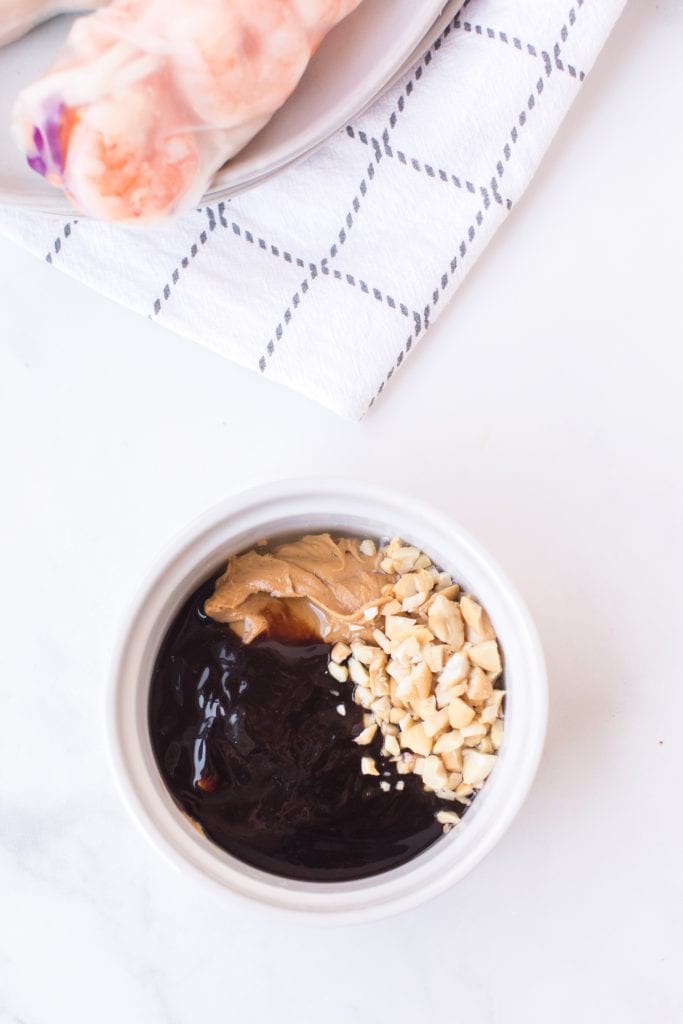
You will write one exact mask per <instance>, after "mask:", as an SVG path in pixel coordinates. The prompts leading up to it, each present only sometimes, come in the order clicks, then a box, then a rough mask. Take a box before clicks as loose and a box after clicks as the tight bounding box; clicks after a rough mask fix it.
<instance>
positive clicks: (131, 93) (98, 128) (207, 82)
mask: <svg viewBox="0 0 683 1024" xmlns="http://www.w3.org/2000/svg"><path fill="white" fill-rule="evenodd" d="M0 2H1V0H0ZM359 3H360V0H190V2H188V0H114V2H113V3H111V4H109V6H107V7H105V8H103V9H102V10H100V11H98V12H97V13H96V14H92V15H90V16H88V17H85V18H80V19H79V20H78V21H76V22H75V23H74V25H73V28H72V30H71V33H70V35H69V38H68V40H67V44H66V46H65V48H64V50H63V52H62V54H61V55H60V57H59V58H58V60H57V62H56V63H55V65H54V66H53V68H52V69H51V70H50V71H49V72H48V73H47V74H46V75H45V76H44V77H43V78H41V79H39V80H38V81H36V82H34V83H33V84H32V85H30V86H29V87H28V88H27V89H25V90H24V91H23V92H22V93H21V95H20V97H19V99H18V101H17V104H16V107H15V112H14V133H15V137H16V139H17V141H18V143H19V145H20V147H21V148H22V149H23V150H24V151H25V153H26V158H27V161H28V164H29V166H30V167H32V168H33V170H35V171H37V172H38V173H39V174H42V175H44V176H45V177H46V178H47V180H48V181H50V182H51V183H52V184H54V185H56V186H57V187H60V188H62V189H63V190H64V192H65V193H66V195H67V196H68V197H69V198H70V200H71V201H72V203H73V204H74V205H75V206H76V207H77V208H78V209H80V210H83V211H85V212H87V213H90V214H92V215H93V216H96V217H100V218H102V219H105V220H111V221H126V222H138V223H147V222H150V221H154V220H158V219H160V218H162V217H166V216H170V215H174V214H176V213H178V212H179V211H180V210H183V209H187V208H188V207H190V206H192V205H196V203H197V202H198V201H199V199H200V198H201V196H202V195H203V193H204V192H205V190H206V188H207V186H208V184H209V182H210V181H211V178H212V176H213V174H214V173H215V171H216V170H217V169H218V168H219V167H220V166H221V165H222V164H223V163H225V161H226V160H228V159H229V158H230V157H231V156H233V155H234V154H235V153H236V152H237V151H238V150H240V149H241V148H242V147H243V146H244V145H245V144H246V143H247V142H248V141H249V140H250V139H251V138H252V137H253V136H254V135H255V134H256V133H257V132H258V131H259V130H260V129H261V128H262V127H263V126H264V125H265V124H266V122H267V121H268V120H269V119H270V118H271V117H272V115H273V114H274V113H275V111H276V110H277V109H278V108H279V107H280V106H281V105H282V104H283V103H284V101H285V100H286V99H287V97H288V96H289V95H290V94H291V93H292V91H293V90H294V89H295V88H296V85H297V83H298V82H299V79H300V78H301V76H302V74H303V73H304V71H305V69H306V66H307V64H308V62H309V60H310V57H311V54H312V53H313V52H314V50H315V49H316V47H317V46H318V44H319V43H320V41H321V40H322V38H323V37H324V36H325V34H326V33H327V32H328V31H329V30H330V29H331V28H332V27H333V26H334V25H335V24H337V22H338V21H340V20H341V19H342V18H343V17H345V16H346V15H347V14H349V13H350V12H351V11H352V10H353V9H354V8H355V7H357V6H358V4H359Z"/></svg>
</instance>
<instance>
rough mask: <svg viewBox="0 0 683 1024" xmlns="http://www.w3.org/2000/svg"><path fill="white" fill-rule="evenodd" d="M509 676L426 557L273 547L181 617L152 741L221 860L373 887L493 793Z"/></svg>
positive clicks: (486, 623)
mask: <svg viewBox="0 0 683 1024" xmlns="http://www.w3.org/2000/svg"><path fill="white" fill-rule="evenodd" d="M502 671H503V665H502V659H501V653H500V650H499V647H498V642H497V639H496V636H495V633H494V630H493V626H492V624H491V621H490V619H489V617H488V615H487V614H486V611H485V610H484V609H483V607H482V606H481V605H480V604H479V603H478V602H477V601H475V600H474V599H473V598H472V597H471V596H469V595H467V594H463V593H462V591H461V590H460V588H459V586H458V585H457V584H455V583H454V582H453V580H452V578H451V576H450V575H449V574H448V573H445V572H443V571H441V570H440V569H439V568H438V567H436V566H434V565H433V564H432V562H431V560H430V559H429V557H428V556H427V555H425V554H423V553H422V552H421V551H420V550H419V549H418V548H416V547H413V546H411V545H407V544H403V543H402V542H401V541H400V540H398V539H395V540H393V541H391V542H390V543H388V544H384V545H382V544H377V543H376V542H375V541H373V540H370V539H365V540H360V539H358V538H348V537H347V538H344V537H342V538H338V537H333V536H331V535H330V534H316V535H307V536H304V537H301V538H298V539H296V540H293V541H287V542H285V543H283V542H274V543H267V542H263V543H262V544H259V545H257V546H256V547H254V548H252V549H251V550H249V551H246V552H244V553H242V554H238V555H234V556H232V557H231V558H230V559H229V560H228V564H227V568H226V570H225V572H224V573H222V574H221V575H220V576H218V577H217V578H215V579H213V580H209V581H207V582H206V583H205V584H203V585H202V586H201V587H200V588H199V589H198V591H197V592H196V593H195V594H193V595H192V596H191V597H190V599H189V600H188V601H187V603H186V604H185V606H184V607H183V608H182V609H181V610H180V612H179V613H178V615H177V616H176V617H175V619H174V621H173V622H172V624H171V626H170V628H169V630H168V632H167V635H166V637H165V639H164V641H163V643H162V646H161V649H160V651H159V654H158V656H157V660H156V664H155V667H154V672H153V678H152V684H151V689H150V702H149V728H150V737H151V740H152V747H153V750H154V753H155V757H156V759H157V763H158V766H159V770H160V772H161V775H162V777H163V779H164V782H165V784H166V786H167V787H168V789H169V791H170V793H171V794H172V796H173V798H174V800H175V801H176V803H177V804H178V805H179V806H180V807H181V808H182V810H183V811H184V812H185V813H186V814H187V815H188V816H189V817H190V819H191V820H192V821H193V822H194V823H195V824H196V825H197V826H198V827H199V828H200V830H201V831H203V832H204V833H205V834H206V835H207V836H208V837H209V838H210V839H212V840H213V841H214V842H215V843H217V844H218V845H219V846H220V847H222V848H223V849H224V850H227V851H228V852H229V853H231V854H233V855H234V856H236V857H238V858H240V859H241V860H244V861H246V862H247V863H249V864H252V865H254V866H256V867H258V868H261V869H262V870H266V871H271V872H273V873H275V874H278V875H282V876H284V877H288V878H298V879H304V880H307V881H344V880H351V879H354V878H363V877H367V876H369V875H373V874H376V873H378V872H381V871H386V870H389V869H390V868H393V867H398V866H399V865H400V864H403V863H405V862H406V861H407V860H409V859H411V858H412V857H414V856H416V855H417V854H419V853H420V852H422V851H423V850H425V849H426V848H427V847H428V846H430V845H431V844H432V843H433V842H434V841H435V840H436V839H438V837H439V836H440V835H442V833H444V832H448V831H450V830H451V829H452V828H453V827H454V826H456V825H457V824H458V822H459V821H460V819H461V817H462V815H463V814H464V813H465V812H466V811H467V807H468V806H469V804H470V803H471V801H472V799H473V798H474V797H475V796H476V793H477V791H478V790H479V789H481V788H482V786H483V785H485V782H486V779H487V777H488V775H489V774H490V772H491V770H492V769H493V767H494V765H495V761H496V755H497V751H498V749H499V747H500V745H501V742H502V738H503V720H502V716H503V704H504V696H505V695H504V690H503V689H502V688H501V687H502Z"/></svg>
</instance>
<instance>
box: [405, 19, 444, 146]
mask: <svg viewBox="0 0 683 1024" xmlns="http://www.w3.org/2000/svg"><path fill="white" fill-rule="evenodd" d="M456 18H457V15H456ZM454 26H455V18H454V19H453V21H450V22H449V23H448V25H446V27H445V29H444V30H443V32H442V33H441V35H440V36H439V37H438V39H436V40H435V41H434V42H433V43H432V45H431V46H430V47H429V49H428V50H427V52H426V53H425V55H424V56H423V58H422V60H421V61H420V63H419V64H418V65H417V67H416V68H415V70H414V72H413V77H412V78H411V79H410V80H409V81H408V82H407V84H406V87H405V89H404V91H403V92H402V93H401V95H400V96H399V98H398V100H397V101H396V110H393V111H392V112H391V114H390V115H389V128H395V127H396V122H397V121H398V115H399V114H402V113H403V111H404V109H405V103H406V99H407V98H408V97H409V96H412V94H413V92H414V90H415V83H416V82H419V81H420V79H421V78H422V75H423V74H424V71H425V68H428V67H429V65H430V64H431V62H432V60H433V58H434V54H435V53H438V51H439V50H440V49H441V47H442V46H443V43H444V41H445V40H446V39H447V38H448V36H449V35H450V34H451V32H452V31H453V28H454Z"/></svg>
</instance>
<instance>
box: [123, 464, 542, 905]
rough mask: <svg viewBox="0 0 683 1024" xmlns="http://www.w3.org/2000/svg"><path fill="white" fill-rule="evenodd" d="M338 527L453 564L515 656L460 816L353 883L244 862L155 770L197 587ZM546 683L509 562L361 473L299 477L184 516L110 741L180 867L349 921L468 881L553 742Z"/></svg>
mask: <svg viewBox="0 0 683 1024" xmlns="http://www.w3.org/2000/svg"><path fill="white" fill-rule="evenodd" d="M325 529H329V530H332V531H339V532H342V533H346V532H351V533H356V534H364V535H370V536H377V537H379V536H387V535H389V536H393V535H395V534H400V536H401V537H403V538H404V539H405V540H406V541H408V542H410V543H413V544H415V545H416V546H417V547H419V548H421V549H423V550H424V551H425V552H426V553H427V554H429V555H430V557H431V558H432V559H433V560H434V562H435V563H436V564H438V565H441V566H443V567H444V568H445V569H447V570H448V571H449V572H451V573H452V574H453V576H454V577H455V579H456V580H458V581H459V582H460V583H461V584H463V586H464V587H465V588H466V589H467V590H468V591H470V592H471V593H472V594H474V595H475V596H476V597H477V598H479V600H480V601H481V602H482V603H483V605H484V606H485V607H486V609H487V610H488V612H489V614H490V616H491V619H492V621H493V624H494V627H495V629H496V631H497V633H498V636H499V638H500V642H501V646H502V649H503V651H504V655H505V672H506V688H507V691H508V696H507V700H506V725H505V739H504V742H503V746H502V747H501V751H500V756H499V762H498V764H497V765H496V767H495V769H494V771H493V773H492V774H491V776H490V777H489V779H488V781H487V783H486V785H485V786H484V788H483V789H482V790H481V792H480V793H479V795H478V796H477V797H476V799H475V800H474V802H473V804H472V807H471V808H470V810H468V812H467V814H466V815H464V817H463V819H462V821H461V823H460V824H459V825H458V826H457V828H455V829H454V830H453V831H452V832H451V833H450V834H449V835H447V836H444V837H443V838H442V839H440V840H439V841H438V842H436V843H435V844H434V845H433V846H431V847H430V848H429V849H427V850H426V851H425V852H424V853H422V854H420V855H419V856H417V857H415V858H414V859H413V860H412V861H410V862H409V863H407V864H404V865H403V866H402V867H399V868H396V869H394V870H392V871H388V872H386V873H385V874H381V875H376V876H374V877H372V878H366V879H362V880H361V881H357V882H336V883H306V882H297V881H290V880H287V879H283V878H278V877H276V876H274V875H270V874H267V873H265V872H263V871H259V870H257V869H256V868H253V867H250V866H249V865H247V864H243V863H242V862H241V861H239V860H237V859H235V858H234V857H231V856H230V855H229V854H227V853H225V852H224V851H223V850H221V849H219V848H218V847H217V846H215V845H214V844H213V843H212V842H211V841H210V840H209V839H207V838H206V837H205V836H203V835H201V834H200V833H199V832H198V831H197V830H196V829H195V828H194V827H193V826H192V824H191V823H190V822H189V821H188V820H187V819H186V817H185V816H184V815H183V813H182V812H181V811H180V810H179V809H178V808H177V806H176V805H175V803H174V802H173V800H172V799H171V797H170V795H169V793H168V791H167V790H166V788H165V786H164V784H163V782H162V780H161V777H160V775H159V772H158V770H157V767H156V764H155V760H154V756H153V753H152V747H151V743H150V739H149V733H148V728H147V701H148V693H149V683H150V677H151V672H152V667H153V665H154V661H155V658H156V654H157V651H158V649H159V645H160V643H161V640H162V638H163V636H164V634H165V632H166V629H167V627H168V626H169V624H170V622H171V620H172V619H173V617H174V615H175V614H176V612H177V611H178V609H179V607H180V606H181V605H182V604H183V602H184V601H185V600H186V599H187V597H188V596H189V595H190V594H191V593H192V592H193V591H194V590H195V588H196V587H197V586H198V585H199V584H200V583H201V582H203V581H204V580H205V579H206V578H207V577H208V576H209V575H210V574H211V573H213V572H215V571H216V570H217V569H219V568H220V567H222V566H223V565H224V563H225V561H226V559H227V557H228V555H230V554H232V553H235V552H239V551H241V550H244V549H245V548H248V547H250V546H251V545H253V544H254V543H255V542H256V541H257V540H258V539H260V538H261V537H264V536H267V537H274V536H277V535H278V534H283V533H287V534H292V533H303V532H306V531H316V530H325ZM546 714H547V683H546V676H545V668H544V662H543V654H542V651H541V646H540V643H539V640H538V637H537V634H536V631H535V629H534V626H533V624H532V622H531V619H530V618H529V615H528V613H527V611H526V609H525V608H524V605H523V604H522V602H521V600H520V598H519V597H518V596H517V594H516V593H515V591H514V589H513V588H512V586H511V585H510V583H509V582H508V581H507V579H506V578H505V576H504V575H503V573H502V572H501V571H500V569H499V568H498V567H497V566H496V565H495V563H494V562H493V561H492V560H491V558H490V557H489V556H488V555H487V554H486V552H485V551H483V550H482V549H481V548H480V547H479V545H478V544H477V543H476V542H475V541H474V540H472V538H471V537H469V536H468V535H467V534H466V533H465V532H464V531H463V530H462V529H461V528H460V527H459V526H458V525H457V523H455V522H453V520H452V519H451V518H450V517H449V516H445V515H443V514H442V513H440V512H437V511H435V510H434V509H432V508H430V507H428V506H426V505H424V504H422V503H421V502H419V501H415V500H414V499H413V498H411V497H409V496H407V495H404V494H395V493H392V492H390V491H386V490H383V489H380V488H377V487H371V486H368V485H367V484H365V483H362V484H361V483H354V482H350V481H344V480H299V481H280V482H276V483H270V484H265V485H262V486H259V487H256V488H254V489H252V490H249V491H246V492H244V493H242V494H238V495H237V496H235V497H232V498H230V499H228V500H227V501H225V502H223V503H222V504H220V505H218V506H216V507H215V508H213V509H212V510H211V511H210V512H208V513H207V514H206V515H205V516H203V517H202V518H201V519H199V520H198V521H197V522H195V523H193V524H192V525H191V526H190V527H188V528H187V529H186V530H185V531H184V532H183V533H182V534H181V535H180V536H179V537H177V539H176V540H175V541H174V542H173V543H172V544H171V545H170V547H169V548H168V549H167V550H166V552H165V553H164V555H163V556H162V557H161V559H160V560H159V561H158V562H157V564H156V566H155V568H154V569H153V570H152V572H151V574H150V576H149V577H148V579H147V581H146V583H145V584H144V586H143V588H142V591H141V593H140V595H139V597H138V599H137V601H136V603H135V607H134V608H133V611H132V614H131V616H130V618H129V620H128V623H127V625H126V627H125V630H124V633H123V637H122V640H121V644H120V646H119V649H118V652H117V654H116V657H115V663H114V672H113V681H112V689H111V694H110V702H109V706H108V708H107V715H108V727H109V737H110V748H111V752H112V755H113V763H114V767H115V773H116V776H117V778H118V781H119V783H120V785H121V787H122V790H123V793H124V796H125V799H126V801H127V803H128V805H129V807H130V808H131V810H132V811H133V814H134V815H135V817H136V818H137V820H138V822H139V823H140V825H141V826H142V828H143V830H144V832H145V833H146V835H147V836H148V837H149V838H150V839H151V840H152V842H153V843H154V844H155V845H156V846H157V847H158V848H159V849H160V850H161V852H162V853H164V854H165V855H166V856H167V857H169V858H170V859H171V860H172V861H173V862H174V863H175V864H176V865H178V867H180V868H182V869H185V870H189V871H192V872H194V873H195V874H197V875H199V876H200V877H201V878H203V879H205V880H210V882H212V883H214V887H215V888H223V889H224V890H226V891H228V892H232V893H236V894H238V895H240V896H244V897H248V898H250V899H252V900H256V901H259V902H260V903H261V904H265V905H267V906H269V907H273V908H282V909H285V910H288V911H296V912H298V913H299V914H302V915H308V916H309V917H313V918H314V919H317V920H320V921H325V922H333V923H341V922H349V921H361V920H368V919H372V918H375V917H380V916H383V915H385V914H390V913H395V912H397V911H400V910H404V909H406V908H409V907H413V906H415V905H416V904H418V903H421V902H423V901H424V900H428V899H431V898H432V897H433V896H436V895H437V894H438V893H440V892H442V891H443V890H444V889H446V888H447V887H448V886H450V885H452V884H453V883H454V882H457V881H458V880H459V879H461V878H463V876H464V875H466V874H467V872H468V871H471V870H472V868H473V867H474V866H475V865H476V864H478V863H479V861H480V860H481V859H482V858H483V857H484V856H485V855H486V854H487V853H488V852H489V850H491V848H492V847H493V846H494V845H495V843H497V842H498V840H499V839H500V837H501V836H502V835H503V833H504V832H505V830H506V828H507V827H508V825H509V824H510V822H511V821H512V819H513V818H514V816H515V814H516V813H517V811H518V810H519V808H520V806H521V804H522V802H523V800H524V798H525V796H526V794H527V791H528V789H529V787H530V785H531V782H532V779H533V777H534V773H535V771H536V767H537V765H538V761H539V757H540V754H541V750H542V747H543V740H544V736H545V727H546Z"/></svg>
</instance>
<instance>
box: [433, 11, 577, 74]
mask: <svg viewBox="0 0 683 1024" xmlns="http://www.w3.org/2000/svg"><path fill="white" fill-rule="evenodd" d="M453 27H454V28H455V29H462V30H463V31H464V32H471V33H473V34H474V35H477V36H481V37H482V38H486V39H497V40H498V41H499V42H501V43H505V44H506V45H508V46H509V45H510V44H512V46H513V47H514V49H516V50H519V51H520V52H521V53H526V54H528V56H529V57H536V58H539V57H540V58H541V60H542V61H543V64H544V67H545V73H546V77H547V76H548V75H549V74H550V72H551V70H552V65H553V62H552V61H551V58H550V54H549V53H548V52H547V50H540V51H539V48H538V47H537V46H534V44H533V43H525V42H523V41H522V40H521V39H519V38H518V37H517V36H512V37H510V36H508V34H507V32H502V31H501V30H500V29H495V28H490V27H489V26H485V25H475V24H473V23H472V22H471V21H461V20H460V16H459V15H457V16H456V19H455V24H454V25H453ZM565 38H566V36H565ZM565 38H563V39H562V42H564V41H565ZM559 52H560V47H559V43H557V44H556V45H555V52H554V64H555V67H556V68H557V70H558V71H567V72H568V74H569V75H571V77H572V78H578V80H579V81H580V82H583V80H584V78H585V77H586V74H585V72H584V71H577V70H576V68H575V67H574V66H573V65H572V64H566V65H565V64H563V62H562V61H561V60H560V57H559Z"/></svg>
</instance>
